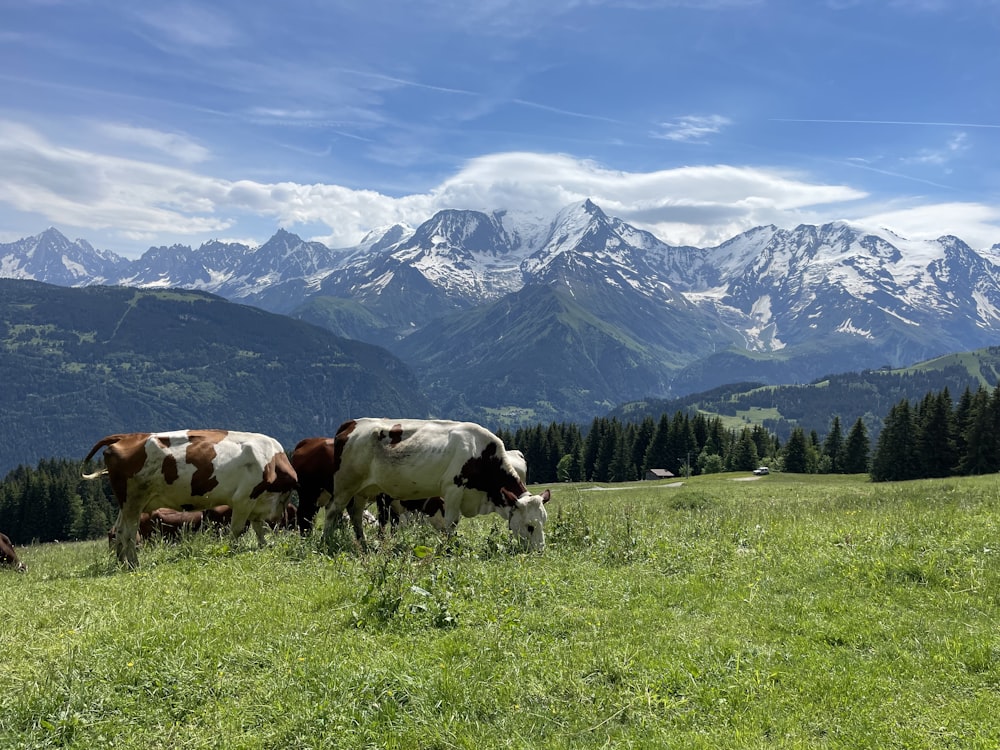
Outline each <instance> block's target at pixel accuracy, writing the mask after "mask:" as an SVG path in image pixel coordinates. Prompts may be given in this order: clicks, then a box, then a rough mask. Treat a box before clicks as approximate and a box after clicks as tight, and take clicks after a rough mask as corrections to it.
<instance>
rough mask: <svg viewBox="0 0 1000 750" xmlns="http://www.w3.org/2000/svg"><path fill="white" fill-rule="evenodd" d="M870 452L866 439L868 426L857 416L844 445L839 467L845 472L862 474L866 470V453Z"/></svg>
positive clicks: (869, 443) (868, 442)
mask: <svg viewBox="0 0 1000 750" xmlns="http://www.w3.org/2000/svg"><path fill="white" fill-rule="evenodd" d="M869 453H871V442H870V441H869V439H868V428H866V427H865V423H864V420H862V419H861V417H858V419H857V421H856V422H855V423H854V426H853V427H851V430H850V432H848V433H847V442H846V443H845V445H844V452H843V458H842V460H841V469H842V471H843V472H844V473H845V474H864V473H865V472H866V471H868V455H869Z"/></svg>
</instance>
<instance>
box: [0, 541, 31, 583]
mask: <svg viewBox="0 0 1000 750" xmlns="http://www.w3.org/2000/svg"><path fill="white" fill-rule="evenodd" d="M0 567H2V568H13V569H14V570H16V571H18V572H19V573H23V572H25V571H26V570H27V569H28V566H27V565H25V564H24V563H23V562H21V560H20V558H19V557H18V556H17V551H16V550H15V549H14V543H13V542H12V541H11V540H10V537H9V536H7V535H6V534H3V533H0Z"/></svg>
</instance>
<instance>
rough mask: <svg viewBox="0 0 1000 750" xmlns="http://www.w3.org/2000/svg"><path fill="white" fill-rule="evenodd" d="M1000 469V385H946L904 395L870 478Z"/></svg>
mask: <svg viewBox="0 0 1000 750" xmlns="http://www.w3.org/2000/svg"><path fill="white" fill-rule="evenodd" d="M998 471H1000V385H998V386H996V387H995V388H993V389H992V390H990V389H988V388H986V387H984V386H980V387H979V388H977V389H976V390H975V391H972V389H970V388H966V389H965V390H964V391H963V393H962V396H961V397H960V398H959V399H958V402H957V403H955V402H953V399H952V397H951V394H950V393H949V391H948V388H947V387H946V388H944V389H943V390H941V391H939V392H938V393H928V394H927V395H926V396H924V397H923V399H920V400H919V401H915V402H910V401H908V400H906V399H903V400H901V401H899V403H897V404H896V405H895V406H893V407H892V408H891V409H890V410H889V413H888V415H887V416H886V417H885V420H884V424H883V427H882V432H881V433H880V434H879V438H878V442H877V444H876V447H875V453H874V455H873V456H872V462H871V468H870V474H871V478H872V481H875V482H890V481H902V480H907V479H926V478H934V477H947V476H968V475H974V474H992V473H995V472H998Z"/></svg>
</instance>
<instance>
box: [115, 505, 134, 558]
mask: <svg viewBox="0 0 1000 750" xmlns="http://www.w3.org/2000/svg"><path fill="white" fill-rule="evenodd" d="M115 528H116V533H115V552H116V553H117V555H118V562H123V563H125V564H126V565H128V567H130V568H138V567H139V551H138V549H137V547H136V543H135V536H136V534H137V533H138V531H139V519H138V518H132V517H131V514H129V515H126V514H125V513H124V510H123V511H121V512H119V513H118V520H117V521H116V522H115Z"/></svg>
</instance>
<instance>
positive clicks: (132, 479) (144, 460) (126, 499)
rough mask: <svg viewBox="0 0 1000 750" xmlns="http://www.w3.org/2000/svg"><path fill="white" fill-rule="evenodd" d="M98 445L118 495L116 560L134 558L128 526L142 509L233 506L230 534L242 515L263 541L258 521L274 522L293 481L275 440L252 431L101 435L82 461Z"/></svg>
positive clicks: (237, 530) (239, 527)
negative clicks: (102, 436)
mask: <svg viewBox="0 0 1000 750" xmlns="http://www.w3.org/2000/svg"><path fill="white" fill-rule="evenodd" d="M101 448H104V454H103V456H104V466H105V468H104V469H103V470H102V471H98V472H95V473H93V474H84V478H85V479H96V478H98V477H100V476H103V475H105V474H107V476H108V479H109V480H110V482H111V489H112V491H113V492H114V494H115V498H116V499H117V500H118V506H119V510H118V520H117V521H116V522H115V527H116V529H117V532H118V534H117V537H116V539H115V548H116V551H117V553H118V559H119V560H121V561H122V562H125V563H128V565H129V566H130V567H135V566H136V565H138V561H139V556H138V553H137V552H136V544H135V532H136V529H137V527H138V525H139V516H140V514H141V513H142V512H143V511H153V510H155V509H157V508H173V509H174V510H193V509H204V508H211V507H213V506H216V505H220V504H223V503H224V504H226V505H230V506H231V507H232V509H233V518H232V534H233V536H234V537H238V536H239V535H240V534H242V533H243V531H244V530H245V529H246V525H247V522H248V521H249V522H250V525H251V526H253V529H254V531H255V532H256V534H257V541H258V544H260V545H261V546H263V544H264V522H265V521H271V522H274V521H277V520H278V519H280V518H281V516H282V514H283V513H284V509H285V505H287V503H288V498H289V497H290V495H291V493H292V490H294V489H295V486H296V482H297V480H296V476H295V470H294V469H293V468H292V465H291V464H290V463H289V461H288V457H287V456H286V455H285V452H284V450H283V449H282V447H281V444H280V443H279V442H278V441H277V440H275V439H274V438H272V437H269V436H267V435H261V434H258V433H253V432H232V431H227V430H176V431H174V432H159V433H149V432H134V433H128V434H120V435H108V436H107V437H105V438H102V439H101V440H99V441H97V443H96V444H95V445H94V447H93V448H91V449H90V452H89V453H88V454H87V457H86V458H85V459H84V461H85V462H86V461H89V460H90V459H91V458H92V457H93V456H94V454H96V453H97V452H98V451H99V450H100V449H101Z"/></svg>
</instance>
